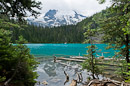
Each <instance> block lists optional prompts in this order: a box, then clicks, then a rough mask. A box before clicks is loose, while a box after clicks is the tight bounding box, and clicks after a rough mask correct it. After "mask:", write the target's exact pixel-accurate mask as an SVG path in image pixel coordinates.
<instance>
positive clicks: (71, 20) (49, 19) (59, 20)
mask: <svg viewBox="0 0 130 86" xmlns="http://www.w3.org/2000/svg"><path fill="white" fill-rule="evenodd" d="M85 18H86V16H83V15H81V14H78V13H77V12H76V11H73V15H65V14H63V13H62V14H61V12H60V11H58V10H55V9H50V10H49V11H48V12H46V13H45V15H44V16H43V17H42V20H41V17H39V18H38V19H33V20H31V19H30V20H29V19H28V20H29V21H28V22H29V24H34V25H37V26H43V27H46V26H48V27H53V26H61V25H71V24H76V23H78V22H80V21H82V20H83V19H85Z"/></svg>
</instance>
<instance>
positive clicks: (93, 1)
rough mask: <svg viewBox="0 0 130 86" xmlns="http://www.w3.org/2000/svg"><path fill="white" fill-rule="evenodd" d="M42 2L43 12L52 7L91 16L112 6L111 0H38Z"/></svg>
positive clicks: (67, 12) (65, 11)
mask: <svg viewBox="0 0 130 86" xmlns="http://www.w3.org/2000/svg"><path fill="white" fill-rule="evenodd" d="M36 1H41V2H42V5H41V7H42V10H41V11H40V12H41V13H45V12H47V11H48V10H50V9H56V10H59V11H62V12H64V13H66V14H69V13H71V12H72V10H75V11H77V12H78V13H80V14H83V15H85V16H91V15H93V14H94V13H96V12H99V11H101V10H102V9H105V8H106V6H110V2H109V0H107V1H108V2H106V3H105V4H102V5H101V4H99V3H98V2H97V0H36Z"/></svg>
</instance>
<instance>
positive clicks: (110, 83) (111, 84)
mask: <svg viewBox="0 0 130 86" xmlns="http://www.w3.org/2000/svg"><path fill="white" fill-rule="evenodd" d="M84 86H130V84H128V83H124V82H119V81H114V80H101V81H100V80H98V79H94V80H91V81H89V83H88V84H86V85H84Z"/></svg>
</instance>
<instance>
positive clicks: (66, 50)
mask: <svg viewBox="0 0 130 86" xmlns="http://www.w3.org/2000/svg"><path fill="white" fill-rule="evenodd" d="M26 45H27V46H28V48H30V50H31V54H33V55H34V56H35V57H44V56H48V57H49V56H53V55H57V56H63V55H65V56H78V55H81V56H83V55H85V54H86V50H87V48H86V47H87V46H89V45H90V44H26ZM95 45H96V46H97V47H98V50H102V51H101V52H99V51H97V53H96V54H97V56H102V55H103V56H105V57H112V56H113V55H114V52H115V51H114V50H112V49H109V50H106V49H105V47H106V46H107V45H106V44H95Z"/></svg>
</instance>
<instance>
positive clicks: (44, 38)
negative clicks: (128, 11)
mask: <svg viewBox="0 0 130 86" xmlns="http://www.w3.org/2000/svg"><path fill="white" fill-rule="evenodd" d="M110 16H111V15H110V14H109V12H108V11H107V10H103V11H102V12H100V13H96V14H94V15H93V16H91V17H87V18H86V19H84V20H83V21H81V22H79V23H78V24H76V25H65V26H59V27H41V26H34V25H28V24H27V23H26V22H25V25H22V29H19V28H12V29H11V28H7V29H9V30H11V31H12V32H13V35H12V42H13V43H15V40H17V39H18V36H20V35H22V36H23V37H24V38H25V39H26V40H28V42H29V43H82V42H84V40H85V37H84V32H86V30H87V29H98V28H100V23H101V20H103V19H104V18H107V17H110ZM2 18H4V19H6V21H9V22H13V23H17V21H15V20H12V19H8V18H7V17H2V16H1V19H2ZM98 39H101V36H100V34H99V36H98V37H97V40H98Z"/></svg>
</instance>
